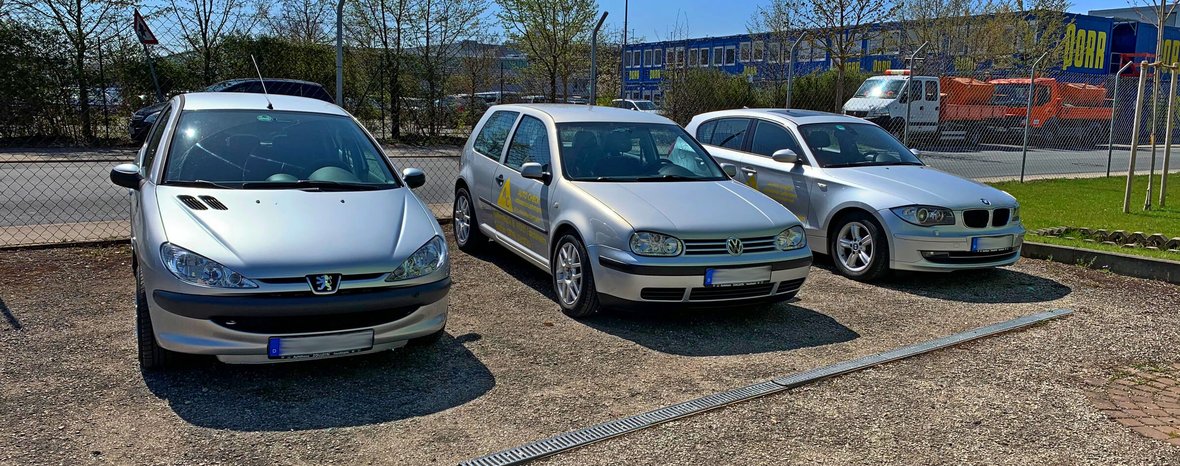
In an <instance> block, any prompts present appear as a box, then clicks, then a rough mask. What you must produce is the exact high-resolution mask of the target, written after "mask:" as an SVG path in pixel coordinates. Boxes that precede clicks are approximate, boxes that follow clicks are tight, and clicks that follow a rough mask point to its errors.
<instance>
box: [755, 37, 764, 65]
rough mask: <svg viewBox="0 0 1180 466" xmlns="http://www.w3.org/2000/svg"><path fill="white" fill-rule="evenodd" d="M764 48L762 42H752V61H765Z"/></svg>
mask: <svg viewBox="0 0 1180 466" xmlns="http://www.w3.org/2000/svg"><path fill="white" fill-rule="evenodd" d="M764 47H765V43H764V42H762V41H760V40H758V41H754V61H762V60H765V59H766V56H765V55H764V54H765V53H766V49H765V48H764Z"/></svg>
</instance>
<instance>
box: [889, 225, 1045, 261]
mask: <svg viewBox="0 0 1180 466" xmlns="http://www.w3.org/2000/svg"><path fill="white" fill-rule="evenodd" d="M880 216H881V218H883V219H885V228H886V230H887V231H888V232H889V257H890V260H889V267H890V268H891V269H895V270H912V271H919V272H949V271H953V270H968V269H983V268H991V267H1002V266H1005V265H1012V264H1014V263H1016V261H1017V260H1019V259H1020V248H1021V246H1022V245H1023V244H1024V225H1022V224H1021V223H1020V222H1019V221H1013V222H1011V223H1009V224H1007V225H1005V226H1003V227H986V228H966V227H963V226H950V227H920V226H917V225H913V224H911V223H909V222H906V221H904V220H902V219H900V218H898V217H897V216H896V215H894V214H893V213H892V212H890V211H888V210H883V211H880ZM1009 236H1010V237H1011V243H1010V245H1011V246H1010V247H1007V248H1002V249H997V250H985V251H973V250H972V241H973V239H974V238H1004V237H1009Z"/></svg>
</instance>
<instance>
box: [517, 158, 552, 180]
mask: <svg viewBox="0 0 1180 466" xmlns="http://www.w3.org/2000/svg"><path fill="white" fill-rule="evenodd" d="M520 176H523V177H525V178H528V179H531V180H537V181H540V182H542V183H545V184H549V180H550V179H551V178H552V176H553V175H552V174H550V173H549V172H547V171H545V167H542V166H541V164H539V163H537V162H527V163H525V164H524V165H521V166H520Z"/></svg>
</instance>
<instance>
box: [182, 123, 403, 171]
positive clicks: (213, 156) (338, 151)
mask: <svg viewBox="0 0 1180 466" xmlns="http://www.w3.org/2000/svg"><path fill="white" fill-rule="evenodd" d="M163 184H167V185H187V186H200V187H209V188H222V189H234V188H242V189H260V188H261V189H281V188H321V189H328V188H331V189H336V190H341V189H388V188H396V187H398V186H400V185H399V183H398V179H397V177H396V176H395V175H394V174H393V171H392V168H391V167H390V165H389V163H388V161H387V160H386V159H385V156H384V155H383V154H382V153H381V152H380V149H378V147H377V146H376V144H374V143H373V141H372V140H371V139H370V138H369V137H368V136H367V135H366V134H365V133H364V131H362V130H361V128H360V127H359V126H358V125H357V124H356V122H354V121H353V120H352V119H351V118H348V117H345V116H341V115H325V114H315V113H299V112H281V111H254V110H196V111H186V112H184V113H183V114H181V116H180V121H179V122H178V123H177V125H176V131H175V135H174V136H173V138H172V144H171V147H170V148H169V152H168V160H167V165H166V166H165V169H164V178H163Z"/></svg>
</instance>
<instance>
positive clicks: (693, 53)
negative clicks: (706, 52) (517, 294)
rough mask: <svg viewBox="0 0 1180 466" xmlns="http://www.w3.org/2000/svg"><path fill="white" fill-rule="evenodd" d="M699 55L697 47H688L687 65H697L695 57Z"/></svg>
mask: <svg viewBox="0 0 1180 466" xmlns="http://www.w3.org/2000/svg"><path fill="white" fill-rule="evenodd" d="M699 57H700V55H699V54H697V49H688V66H697V63H698V62H697V58H699Z"/></svg>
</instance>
